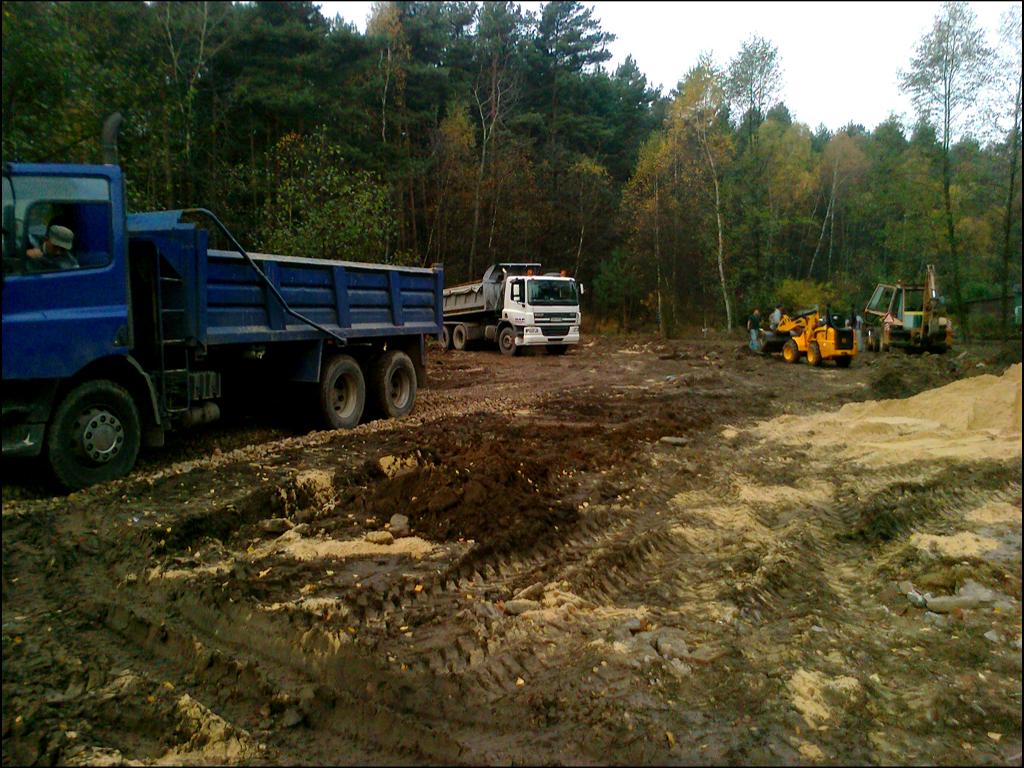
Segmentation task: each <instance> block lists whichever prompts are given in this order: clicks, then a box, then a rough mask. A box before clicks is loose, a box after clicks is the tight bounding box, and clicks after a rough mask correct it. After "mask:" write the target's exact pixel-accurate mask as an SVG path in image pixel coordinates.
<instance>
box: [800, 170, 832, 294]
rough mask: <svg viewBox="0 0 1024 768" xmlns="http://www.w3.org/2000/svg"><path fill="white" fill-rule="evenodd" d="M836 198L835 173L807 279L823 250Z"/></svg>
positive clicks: (812, 272) (809, 277)
mask: <svg viewBox="0 0 1024 768" xmlns="http://www.w3.org/2000/svg"><path fill="white" fill-rule="evenodd" d="M835 199H836V182H835V174H834V173H833V175H832V193H831V194H830V195H829V198H828V207H826V208H825V218H823V219H822V220H821V233H820V234H819V235H818V244H817V245H816V246H815V247H814V255H813V256H811V266H810V267H808V268H807V279H808V280H810V279H811V276H812V275H813V274H814V262H815V260H817V258H818V253H819V251H821V244H822V243H823V242H824V241H825V227H826V226H827V225H828V221H829V216H831V215H832V204H833V203H834V202H835Z"/></svg>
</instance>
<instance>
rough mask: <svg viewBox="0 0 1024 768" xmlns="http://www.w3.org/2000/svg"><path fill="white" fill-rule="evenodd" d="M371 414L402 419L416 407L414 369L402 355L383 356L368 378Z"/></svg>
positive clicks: (386, 354) (409, 361)
mask: <svg viewBox="0 0 1024 768" xmlns="http://www.w3.org/2000/svg"><path fill="white" fill-rule="evenodd" d="M370 397H371V399H372V401H373V406H374V411H375V412H377V413H380V414H381V415H383V416H384V417H386V418H389V419H397V418H398V417H400V416H405V415H406V414H407V413H409V411H411V410H412V407H413V405H415V404H416V369H415V368H414V367H413V364H412V360H411V359H410V358H409V356H408V355H407V354H405V352H400V351H398V350H392V351H390V352H385V353H384V354H383V355H382V356H381V357H380V359H379V360H377V362H376V363H375V364H374V366H373V369H372V373H371V374H370Z"/></svg>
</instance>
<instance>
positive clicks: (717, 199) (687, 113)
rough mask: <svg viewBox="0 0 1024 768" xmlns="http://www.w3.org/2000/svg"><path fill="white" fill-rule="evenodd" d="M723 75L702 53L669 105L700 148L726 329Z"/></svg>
mask: <svg viewBox="0 0 1024 768" xmlns="http://www.w3.org/2000/svg"><path fill="white" fill-rule="evenodd" d="M723 79H724V78H723V75H722V73H721V72H720V71H719V70H718V69H717V68H716V67H715V65H714V62H713V61H712V59H711V57H710V56H709V55H702V56H701V58H700V59H699V61H698V63H697V66H695V67H694V68H693V69H691V70H690V71H689V72H688V73H687V75H686V78H685V79H684V82H683V87H682V92H681V93H680V95H679V98H678V99H677V100H676V103H675V105H674V107H673V118H674V120H675V121H676V122H677V124H680V127H682V128H684V129H689V130H692V131H693V134H694V136H695V137H696V140H697V145H698V146H699V148H700V154H701V164H703V165H705V167H706V170H707V174H708V178H709V179H710V180H711V190H712V194H711V196H710V197H711V201H712V206H713V210H714V214H715V225H716V231H717V234H718V250H717V255H716V264H717V266H718V279H719V284H720V286H721V289H722V303H723V305H724V307H725V325H726V329H727V330H729V331H731V330H732V302H731V300H730V296H729V287H728V281H727V280H726V277H725V225H724V221H723V206H722V189H721V184H722V165H723V163H724V161H725V160H726V158H727V157H728V154H729V151H730V148H731V147H730V141H729V137H728V136H727V135H726V134H725V133H724V132H722V131H721V130H720V127H721V118H720V115H721V112H722V109H723V107H724V106H725V88H724V86H723Z"/></svg>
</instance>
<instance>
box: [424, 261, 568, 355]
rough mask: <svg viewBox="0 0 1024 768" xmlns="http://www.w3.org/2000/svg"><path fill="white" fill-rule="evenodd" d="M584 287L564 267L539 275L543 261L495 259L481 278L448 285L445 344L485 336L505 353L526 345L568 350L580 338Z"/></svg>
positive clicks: (558, 352) (454, 345) (462, 346)
mask: <svg viewBox="0 0 1024 768" xmlns="http://www.w3.org/2000/svg"><path fill="white" fill-rule="evenodd" d="M582 292H583V286H577V284H576V281H575V280H574V279H573V278H571V277H566V276H565V273H564V272H562V273H558V272H554V273H548V274H541V271H540V264H493V265H491V267H489V268H488V270H487V271H486V272H484V277H483V280H480V281H478V282H474V283H464V284H462V285H454V286H452V287H451V288H445V289H444V336H443V343H444V346H445V349H451V348H455V349H465V348H466V345H467V344H468V343H471V342H474V341H477V340H479V339H484V340H486V341H490V342H496V343H497V345H498V349H500V350H501V352H502V354H505V355H514V354H516V353H517V352H518V351H519V350H520V349H522V348H523V347H543V348H545V349H546V350H547V351H548V352H549V353H550V354H552V355H561V354H564V353H565V352H566V351H567V350H568V349H569V347H570V346H571V345H573V344H579V341H580V294H581V293H582Z"/></svg>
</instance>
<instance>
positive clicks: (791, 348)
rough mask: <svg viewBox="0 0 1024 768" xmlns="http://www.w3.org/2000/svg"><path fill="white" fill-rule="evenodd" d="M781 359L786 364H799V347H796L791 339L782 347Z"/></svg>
mask: <svg viewBox="0 0 1024 768" xmlns="http://www.w3.org/2000/svg"><path fill="white" fill-rule="evenodd" d="M782 359H783V360H785V361H786V362H787V363H799V362H800V347H798V346H797V345H796V342H795V341H793V339H790V340H789V341H787V342H786V343H785V344H783V345H782Z"/></svg>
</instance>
